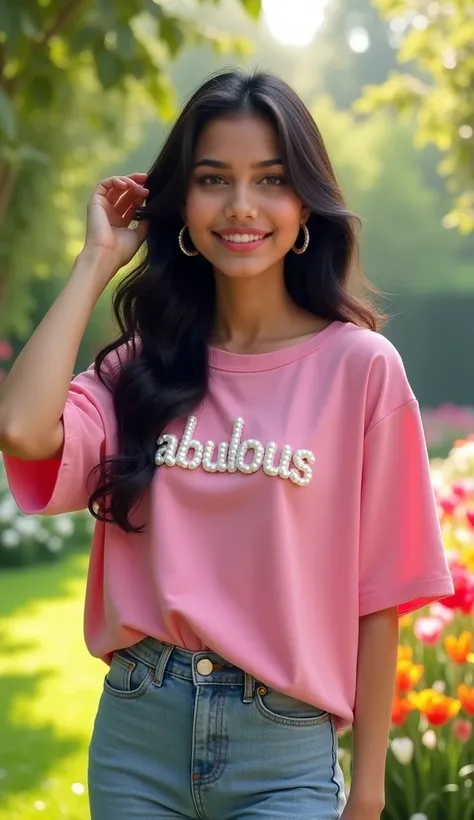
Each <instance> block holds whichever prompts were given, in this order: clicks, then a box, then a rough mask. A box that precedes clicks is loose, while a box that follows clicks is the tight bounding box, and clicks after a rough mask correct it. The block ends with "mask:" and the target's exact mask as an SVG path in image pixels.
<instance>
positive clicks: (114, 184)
mask: <svg viewBox="0 0 474 820" xmlns="http://www.w3.org/2000/svg"><path fill="white" fill-rule="evenodd" d="M117 188H119V189H121V190H122V191H125V190H126V189H127V188H128V184H127V182H126V181H125V179H123V178H122V177H108V178H107V179H102V180H101V181H100V182H99V184H98V185H97V188H96V190H95V192H96V193H99V194H101V195H102V196H107V194H108V193H109V192H110V191H113V190H116V189H117Z"/></svg>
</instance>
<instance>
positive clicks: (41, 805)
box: [33, 800, 46, 811]
mask: <svg viewBox="0 0 474 820" xmlns="http://www.w3.org/2000/svg"><path fill="white" fill-rule="evenodd" d="M33 805H34V807H35V809H36V811H44V810H45V808H46V803H43V801H42V800H35V802H34V804H33Z"/></svg>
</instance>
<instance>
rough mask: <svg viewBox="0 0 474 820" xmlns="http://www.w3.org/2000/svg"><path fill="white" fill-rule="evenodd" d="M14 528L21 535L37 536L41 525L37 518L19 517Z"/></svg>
mask: <svg viewBox="0 0 474 820" xmlns="http://www.w3.org/2000/svg"><path fill="white" fill-rule="evenodd" d="M14 527H15V529H16V531H17V532H19V533H21V535H36V533H37V531H38V527H39V524H38V522H37V520H36V519H35V518H27V517H26V516H22V515H19V516H18V517H17V519H16V521H15V523H14Z"/></svg>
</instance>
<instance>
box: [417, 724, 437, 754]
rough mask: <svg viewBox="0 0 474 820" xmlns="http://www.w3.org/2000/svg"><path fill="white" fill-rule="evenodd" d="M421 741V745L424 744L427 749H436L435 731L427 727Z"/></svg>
mask: <svg viewBox="0 0 474 820" xmlns="http://www.w3.org/2000/svg"><path fill="white" fill-rule="evenodd" d="M421 742H422V743H423V746H426V748H427V749H431V750H433V749H436V746H437V744H438V738H437V737H436V732H434V731H433V729H428V731H427V732H425V734H424V735H423V737H422V738H421Z"/></svg>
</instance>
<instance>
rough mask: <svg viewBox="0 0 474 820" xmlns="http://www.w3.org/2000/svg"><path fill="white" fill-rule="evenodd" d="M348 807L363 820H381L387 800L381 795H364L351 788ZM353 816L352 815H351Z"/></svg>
mask: <svg viewBox="0 0 474 820" xmlns="http://www.w3.org/2000/svg"><path fill="white" fill-rule="evenodd" d="M347 805H348V806H349V807H350V808H351V810H352V811H353V812H354V814H355V817H356V818H358V817H360V818H361V820H362V819H363V820H379V818H380V815H381V814H382V812H383V810H384V808H385V798H384V797H382V796H380V795H372V794H362V793H361V792H359V791H358V790H357V787H356V788H354V786H351V789H350V792H349V797H348V799H347ZM351 816H352V815H351Z"/></svg>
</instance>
